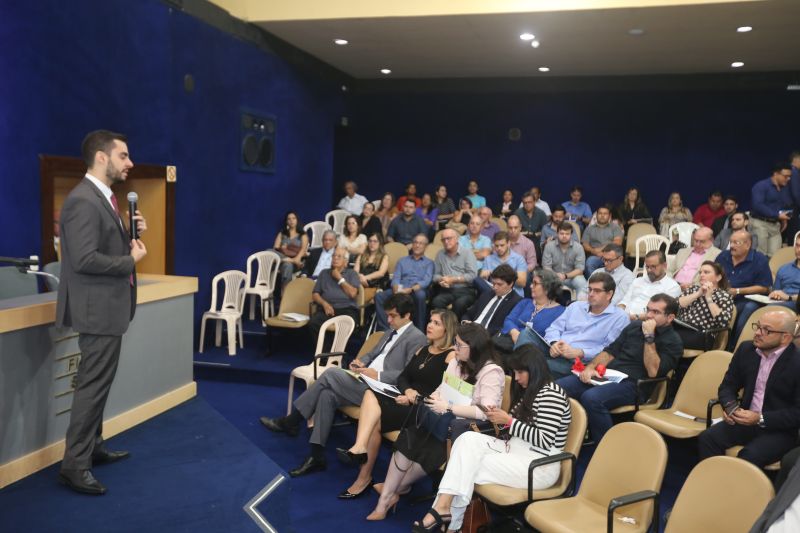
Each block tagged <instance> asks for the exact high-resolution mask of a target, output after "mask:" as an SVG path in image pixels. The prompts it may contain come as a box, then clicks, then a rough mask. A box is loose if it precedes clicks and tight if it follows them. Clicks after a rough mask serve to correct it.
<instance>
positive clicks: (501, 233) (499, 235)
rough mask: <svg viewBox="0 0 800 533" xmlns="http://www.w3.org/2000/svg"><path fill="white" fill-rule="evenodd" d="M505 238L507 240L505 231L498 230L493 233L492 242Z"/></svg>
mask: <svg viewBox="0 0 800 533" xmlns="http://www.w3.org/2000/svg"><path fill="white" fill-rule="evenodd" d="M507 240H508V232H507V231H498V232H497V233H495V234H494V237H492V242H497V241H507Z"/></svg>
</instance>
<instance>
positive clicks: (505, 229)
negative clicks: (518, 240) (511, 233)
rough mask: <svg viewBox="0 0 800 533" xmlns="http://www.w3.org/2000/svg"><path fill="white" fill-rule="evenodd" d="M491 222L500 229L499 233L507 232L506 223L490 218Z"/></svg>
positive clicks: (500, 219)
mask: <svg viewBox="0 0 800 533" xmlns="http://www.w3.org/2000/svg"><path fill="white" fill-rule="evenodd" d="M491 221H492V222H494V223H495V224H497V227H498V228H500V231H508V224H506V221H505V220H503V219H502V218H500V217H492V218H491Z"/></svg>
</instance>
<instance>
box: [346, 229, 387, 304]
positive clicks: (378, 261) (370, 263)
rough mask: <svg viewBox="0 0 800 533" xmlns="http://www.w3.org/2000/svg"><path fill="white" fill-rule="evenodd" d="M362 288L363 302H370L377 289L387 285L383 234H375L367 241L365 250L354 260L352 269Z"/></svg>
mask: <svg viewBox="0 0 800 533" xmlns="http://www.w3.org/2000/svg"><path fill="white" fill-rule="evenodd" d="M353 270H355V271H356V272H357V273H358V279H359V281H360V282H361V286H362V287H364V301H365V302H370V301H371V300H372V299H373V298H374V297H375V293H376V292H377V290H378V289H385V288H386V286H387V285H388V284H389V256H388V255H387V254H386V251H385V250H384V249H383V234H381V233H375V234H373V235H370V237H369V239H367V249H366V250H364V253H362V254H361V255H359V256H358V257H357V258H356V264H355V266H354V267H353Z"/></svg>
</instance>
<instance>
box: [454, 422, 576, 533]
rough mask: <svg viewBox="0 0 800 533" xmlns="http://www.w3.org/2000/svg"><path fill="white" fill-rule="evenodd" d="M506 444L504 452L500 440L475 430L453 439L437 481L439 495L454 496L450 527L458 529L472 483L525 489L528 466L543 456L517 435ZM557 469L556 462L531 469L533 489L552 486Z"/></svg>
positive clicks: (473, 485)
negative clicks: (445, 467)
mask: <svg viewBox="0 0 800 533" xmlns="http://www.w3.org/2000/svg"><path fill="white" fill-rule="evenodd" d="M508 444H509V447H508V451H506V444H505V443H504V442H503V441H502V440H501V439H497V438H495V437H494V436H489V435H484V434H482V433H477V432H475V431H468V432H466V433H463V434H462V435H461V436H460V437H458V438H457V439H456V440H455V442H454V443H453V448H452V450H451V452H450V459H449V460H448V462H447V469H446V470H445V472H444V476H443V477H442V481H441V482H440V483H439V494H452V495H453V496H454V497H453V503H452V504H451V506H450V514H451V515H452V520H451V522H450V526H449V527H450V529H454V530H455V529H460V528H461V524H462V522H463V520H464V511H465V510H466V508H467V505H469V502H470V501H471V500H472V492H473V490H474V488H475V484H476V483H477V484H487V483H494V484H497V485H505V486H507V487H512V488H517V489H525V488H528V465H530V463H531V461H533V460H534V459H540V458H542V457H544V456H543V455H542V454H540V453H537V452H534V451H532V450H531V449H530V448H531V445H530V443H528V442H525V441H524V440H522V439H519V438H517V437H511V440H509V441H508ZM560 472H561V465H560V464H559V463H554V464H550V465H545V466H542V467H539V468H537V469H535V470H534V471H533V489H534V490H542V489H546V488H549V487H552V486H553V485H554V484H555V482H556V481H557V480H558V475H559V473H560Z"/></svg>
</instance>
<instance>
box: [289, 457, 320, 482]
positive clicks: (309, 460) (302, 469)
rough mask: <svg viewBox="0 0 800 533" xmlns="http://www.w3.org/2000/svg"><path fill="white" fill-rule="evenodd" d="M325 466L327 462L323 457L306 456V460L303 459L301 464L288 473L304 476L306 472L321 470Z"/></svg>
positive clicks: (294, 475)
mask: <svg viewBox="0 0 800 533" xmlns="http://www.w3.org/2000/svg"><path fill="white" fill-rule="evenodd" d="M327 467H328V464H327V463H326V462H325V459H316V458H314V457H312V456H308V457H306V460H305V461H303V464H301V465H300V466H298V467H297V468H295V469H294V470H289V475H290V476H292V477H300V476H305V475H306V474H311V473H313V472H321V471H322V470H325V469H326V468H327Z"/></svg>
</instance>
